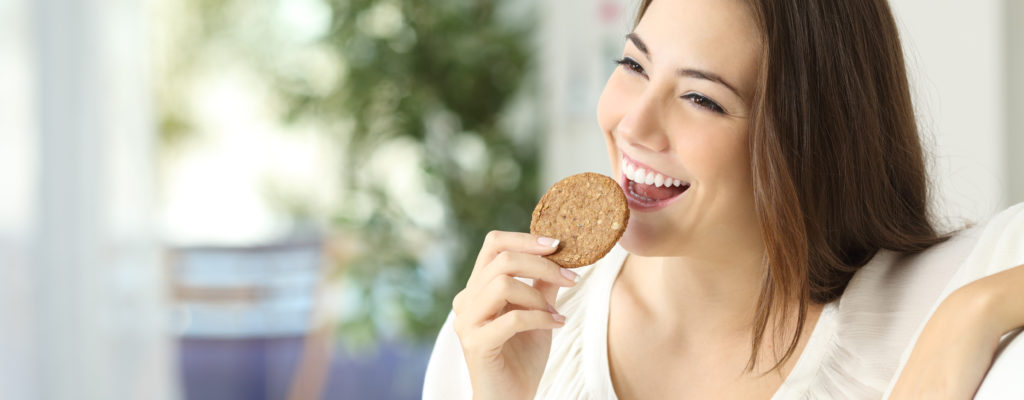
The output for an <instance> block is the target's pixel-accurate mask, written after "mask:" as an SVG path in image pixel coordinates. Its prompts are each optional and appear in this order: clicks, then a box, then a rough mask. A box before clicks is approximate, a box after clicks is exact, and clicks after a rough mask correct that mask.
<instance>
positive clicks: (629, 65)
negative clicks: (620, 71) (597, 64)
mask: <svg viewBox="0 0 1024 400" xmlns="http://www.w3.org/2000/svg"><path fill="white" fill-rule="evenodd" d="M615 63H616V64H619V65H621V66H623V67H625V68H626V69H627V70H629V71H630V72H634V73H637V74H640V75H642V76H645V77H646V76H647V71H644V67H643V66H641V65H640V63H638V62H636V60H634V59H632V58H629V57H623V58H620V59H618V60H615Z"/></svg>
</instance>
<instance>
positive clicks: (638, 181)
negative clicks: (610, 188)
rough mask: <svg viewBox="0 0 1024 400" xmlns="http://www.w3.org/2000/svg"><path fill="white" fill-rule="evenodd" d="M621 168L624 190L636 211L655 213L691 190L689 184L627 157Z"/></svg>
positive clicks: (623, 160) (624, 157)
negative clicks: (654, 211) (646, 210)
mask: <svg viewBox="0 0 1024 400" xmlns="http://www.w3.org/2000/svg"><path fill="white" fill-rule="evenodd" d="M621 167H622V182H621V184H622V188H623V191H624V192H625V193H626V199H627V200H628V203H629V205H630V206H631V207H632V208H634V209H640V210H644V209H648V210H651V211H653V209H658V208H662V207H664V206H667V205H668V204H669V203H670V202H672V200H675V199H676V198H677V197H679V195H681V194H683V192H686V190H687V189H689V188H690V183H689V182H686V181H683V180H680V179H676V178H673V177H670V176H667V175H665V174H662V173H661V172H659V171H655V170H653V169H651V168H650V167H646V166H643V165H641V164H639V163H637V162H636V161H633V160H632V159H630V158H629V157H627V156H625V155H623V157H622V164H621Z"/></svg>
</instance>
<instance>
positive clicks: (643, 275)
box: [622, 247, 765, 343]
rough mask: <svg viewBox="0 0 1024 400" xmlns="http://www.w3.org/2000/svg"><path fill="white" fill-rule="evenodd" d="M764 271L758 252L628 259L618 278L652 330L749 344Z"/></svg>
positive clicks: (752, 249)
mask: <svg viewBox="0 0 1024 400" xmlns="http://www.w3.org/2000/svg"><path fill="white" fill-rule="evenodd" d="M737 250H738V249H737ZM764 268H765V266H764V264H763V250H762V248H760V247H757V248H749V249H747V251H732V252H729V254H728V256H724V255H722V256H718V257H715V256H710V255H705V256H703V257H701V256H683V257H642V256H636V255H633V254H630V255H629V258H628V259H627V260H626V264H625V265H624V266H623V270H622V277H623V278H624V279H623V282H624V283H625V285H626V286H627V287H626V288H627V290H628V291H629V292H631V293H632V295H633V297H634V298H636V300H637V302H638V305H639V306H640V307H641V308H640V309H641V310H643V312H646V313H648V314H649V315H648V316H647V317H649V319H648V320H649V321H652V325H653V326H652V327H651V328H653V329H657V330H661V331H665V332H668V333H670V334H673V335H676V336H677V337H680V338H684V340H687V341H690V340H693V341H696V342H699V343H708V339H711V338H719V339H718V340H716V341H719V342H720V341H721V339H726V338H730V337H732V338H735V339H743V340H749V339H748V338H749V337H750V336H749V335H750V328H751V326H752V323H753V319H754V314H755V308H756V305H757V299H758V296H759V294H760V291H761V282H762V279H763V277H764V273H765V271H764Z"/></svg>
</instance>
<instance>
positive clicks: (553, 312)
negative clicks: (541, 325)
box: [548, 303, 558, 314]
mask: <svg viewBox="0 0 1024 400" xmlns="http://www.w3.org/2000/svg"><path fill="white" fill-rule="evenodd" d="M548 312H549V313H552V314H558V310H556V309H555V306H553V305H551V303H548Z"/></svg>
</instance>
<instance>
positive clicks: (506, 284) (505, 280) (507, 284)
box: [494, 275, 515, 293]
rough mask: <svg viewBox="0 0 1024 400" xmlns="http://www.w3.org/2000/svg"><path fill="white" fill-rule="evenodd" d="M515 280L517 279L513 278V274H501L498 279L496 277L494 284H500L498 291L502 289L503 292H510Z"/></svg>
mask: <svg viewBox="0 0 1024 400" xmlns="http://www.w3.org/2000/svg"><path fill="white" fill-rule="evenodd" d="M513 281H515V279H514V278H512V277H511V276H508V275H501V276H499V277H498V279H495V283H494V284H495V285H497V286H498V287H497V290H498V291H500V292H502V293H508V292H510V291H512V289H513V288H514V286H515V282H513Z"/></svg>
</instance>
